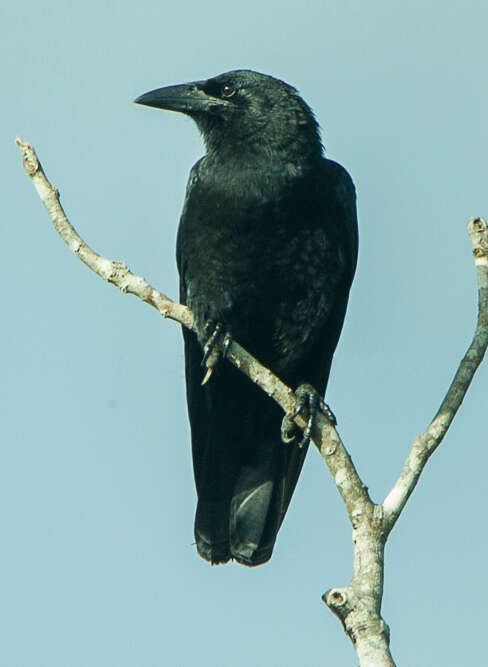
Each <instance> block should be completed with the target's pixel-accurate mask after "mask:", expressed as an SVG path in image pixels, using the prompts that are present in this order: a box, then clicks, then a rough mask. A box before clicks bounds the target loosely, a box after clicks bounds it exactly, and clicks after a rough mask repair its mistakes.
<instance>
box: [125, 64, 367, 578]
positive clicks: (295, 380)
mask: <svg viewBox="0 0 488 667" xmlns="http://www.w3.org/2000/svg"><path fill="white" fill-rule="evenodd" d="M135 101H136V102H137V103H138V104H144V105H147V106H151V107H157V108H160V109H169V110H172V111H179V112H181V113H184V114H186V115H187V116H190V117H191V118H193V120H194V121H195V122H196V124H197V126H198V128H199V129H200V131H201V133H202V135H203V139H204V141H205V145H206V149H207V153H206V155H205V156H204V157H203V158H201V159H200V160H199V161H198V162H197V163H196V164H195V165H194V167H193V168H192V170H191V173H190V179H189V183H188V187H187V192H186V199H185V204H184V208H183V213H182V216H181V220H180V226H179V230H178V241H177V263H178V270H179V274H180V299H181V302H182V303H184V304H187V305H188V306H189V307H190V308H191V310H192V311H193V313H194V315H195V318H196V319H195V321H196V325H197V331H198V335H196V334H194V333H192V332H190V331H188V330H184V331H183V334H184V341H185V362H186V385H187V399H188V411H189V416H190V423H191V434H192V448H193V466H194V474H195V482H196V488H197V494H198V506H197V510H196V517H195V538H196V544H197V549H198V552H199V554H200V555H201V556H202V557H203V558H205V559H207V560H209V561H211V562H212V563H224V562H226V561H228V560H229V559H231V558H233V559H235V560H237V561H238V562H239V563H243V564H245V565H259V564H260V563H264V562H266V561H267V560H269V558H270V557H271V553H272V551H273V547H274V543H275V540H276V535H277V533H278V530H279V528H280V525H281V523H282V521H283V518H284V516H285V512H286V510H287V508H288V505H289V502H290V499H291V496H292V494H293V491H294V488H295V485H296V483H297V480H298V476H299V474H300V470H301V468H302V465H303V461H304V458H305V454H306V451H307V445H308V437H309V433H306V434H305V438H304V440H305V442H303V441H302V443H301V444H303V445H304V446H302V447H300V446H298V444H297V442H295V443H294V444H291V442H289V443H288V444H284V443H283V442H282V439H281V437H280V425H281V422H282V413H281V412H280V409H279V408H278V407H277V406H276V405H275V404H274V402H273V401H272V400H271V399H270V398H268V397H267V396H266V395H265V394H264V393H263V392H262V391H261V390H260V389H259V388H258V387H256V386H255V385H254V384H253V383H252V382H250V381H249V380H248V379H247V378H246V377H244V375H242V374H241V373H240V372H239V371H238V370H236V369H235V368H234V367H233V366H231V364H229V363H228V362H223V361H222V362H220V363H219V364H218V365H217V366H216V367H215V370H214V371H213V374H212V377H211V379H210V380H209V381H208V382H206V383H205V384H204V385H203V386H202V380H203V379H204V376H205V368H204V367H203V368H202V352H203V350H204V348H205V347H206V348H207V352H206V355H205V359H206V363H207V366H210V367H211V366H212V364H211V363H210V361H211V360H210V358H209V355H210V357H215V347H217V348H218V349H220V350H222V347H223V346H222V337H223V334H226V335H227V336H228V335H231V336H232V337H233V338H234V339H235V340H237V341H238V342H239V343H240V344H241V345H243V346H244V347H245V348H246V349H247V350H248V351H249V352H251V354H253V355H254V356H255V357H257V358H258V359H259V360H260V361H261V362H262V363H263V364H264V365H265V366H267V367H269V368H270V369H271V370H272V371H274V372H275V373H276V374H277V375H278V376H279V377H280V378H281V379H282V380H284V381H285V382H286V383H288V384H289V385H290V386H292V387H293V388H298V396H299V399H300V401H299V403H300V407H301V408H303V410H304V414H309V413H312V416H313V413H314V410H315V409H316V403H317V401H316V397H317V394H315V393H314V391H313V390H312V387H314V388H315V389H316V390H317V392H318V394H319V395H320V396H323V395H324V392H325V388H326V385H327V380H328V377H329V371H330V367H331V362H332V356H333V354H334V350H335V348H336V345H337V341H338V339H339V335H340V332H341V329H342V324H343V321H344V315H345V312H346V305H347V300H348V295H349V288H350V286H351V282H352V279H353V275H354V271H355V267H356V258H357V245H358V233H357V220H356V199H355V191H354V185H353V183H352V180H351V178H350V176H349V174H348V173H347V171H346V170H345V169H344V168H343V167H341V166H340V165H339V164H337V163H336V162H333V161H331V160H328V159H326V158H325V157H324V156H323V149H322V144H321V141H320V136H319V130H318V125H317V122H316V120H315V118H314V115H313V113H312V111H311V109H310V108H309V106H308V105H307V104H306V103H305V102H304V100H303V99H302V98H301V97H300V96H299V95H298V93H297V91H296V89H295V88H293V87H292V86H290V85H288V84H286V83H284V82H283V81H280V80H279V79H276V78H274V77H271V76H267V75H265V74H259V73H258V72H253V71H251V70H236V71H232V72H227V73H225V74H220V75H219V76H215V77H213V78H211V79H207V80H205V81H195V82H192V83H186V84H182V85H177V86H169V87H166V88H159V89H157V90H153V91H150V92H149V93H146V94H144V95H142V96H141V97H138V98H137V99H136V100H135ZM212 332H214V333H213V334H212ZM216 341H217V343H218V344H217V346H215V342H216ZM203 365H204V366H205V364H203ZM310 385H311V387H310ZM320 405H321V406H322V409H324V408H323V404H322V403H321V402H320ZM291 424H292V421H291V419H290V418H289V417H288V418H287V419H285V420H284V427H283V428H282V430H283V431H284V440H292V436H293V434H292V433H290V429H291ZM301 437H302V436H301V435H300V434H296V437H295V440H296V441H298V442H299V441H300V439H301ZM307 521H310V524H311V525H312V526H313V525H315V524H314V522H313V520H312V519H311V518H310V517H309V518H308V519H307Z"/></svg>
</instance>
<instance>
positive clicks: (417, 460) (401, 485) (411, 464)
mask: <svg viewBox="0 0 488 667" xmlns="http://www.w3.org/2000/svg"><path fill="white" fill-rule="evenodd" d="M468 234H469V236H470V238H471V243H472V245H473V256H474V264H475V267H476V274H477V279H478V321H477V323H476V330H475V333H474V336H473V340H472V342H471V345H470V346H469V348H468V351H467V352H466V354H465V355H464V358H463V360H462V361H461V363H460V364H459V368H458V369H457V371H456V374H455V376H454V379H453V381H452V383H451V386H450V387H449V390H448V392H447V394H446V396H445V398H444V400H443V401H442V403H441V406H440V408H439V410H438V411H437V413H436V415H435V417H434V418H433V420H432V421H431V423H430V424H429V426H428V427H427V428H426V430H425V431H424V432H423V433H422V434H421V435H419V436H417V437H416V438H415V440H414V442H413V444H412V447H411V449H410V452H409V454H408V456H407V460H406V461H405V464H404V466H403V468H402V471H401V473H400V476H399V477H398V480H397V481H396V483H395V486H394V487H393V488H392V490H391V491H390V493H389V494H388V495H387V497H386V498H385V500H384V502H383V507H384V511H385V522H386V528H387V530H388V532H390V531H391V529H392V528H393V526H394V525H395V522H396V521H397V519H398V517H399V516H400V513H401V511H402V509H403V508H404V506H405V503H406V502H407V500H408V499H409V497H410V494H411V493H412V491H413V490H414V488H415V486H416V484H417V481H418V479H419V477H420V475H421V473H422V470H423V469H424V466H425V464H426V463H427V461H428V460H429V457H430V456H431V454H433V453H434V451H435V450H436V449H437V447H438V446H439V445H440V444H441V442H442V439H443V437H444V436H445V434H446V432H447V429H448V428H449V426H450V425H451V422H452V420H453V419H454V416H455V414H456V412H457V411H458V409H459V407H460V406H461V403H462V402H463V399H464V396H465V395H466V392H467V390H468V387H469V385H470V384H471V380H472V379H473V376H474V374H475V372H476V369H477V368H478V366H479V365H480V363H481V362H482V360H483V357H484V354H485V352H486V348H487V346H488V231H487V224H486V222H485V221H484V220H483V219H482V218H471V219H470V220H469V221H468Z"/></svg>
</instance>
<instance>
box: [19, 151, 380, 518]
mask: <svg viewBox="0 0 488 667" xmlns="http://www.w3.org/2000/svg"><path fill="white" fill-rule="evenodd" d="M16 143H17V145H18V147H19V148H20V150H21V152H22V156H23V162H24V169H25V171H26V172H27V174H28V175H29V177H30V179H31V180H32V182H33V184H34V187H35V188H36V190H37V193H38V195H39V197H40V199H41V201H42V203H43V204H44V206H45V208H46V210H47V212H48V215H49V217H50V218H51V221H52V223H53V225H54V227H55V229H56V231H57V232H58V234H59V235H60V236H61V238H62V239H63V241H64V242H65V243H66V244H67V245H68V247H69V248H70V249H71V250H72V251H73V252H74V254H75V255H76V256H77V257H78V258H79V259H81V261H82V262H84V263H85V264H86V265H87V266H88V267H89V268H90V269H92V271H94V272H95V273H96V274H97V275H99V276H100V277H101V278H103V279H104V280H106V281H108V282H109V283H112V284H113V285H116V286H117V287H118V288H119V289H120V290H121V291H122V292H124V293H128V294H134V295H135V296H137V297H139V299H141V300H142V301H144V302H145V303H148V304H149V305H151V306H153V307H154V308H156V310H158V311H159V312H160V314H161V315H162V316H163V317H167V318H169V319H172V320H174V321H175V322H179V323H180V324H182V325H183V326H185V327H188V328H189V329H193V314H192V312H191V310H190V309H189V308H187V307H186V306H183V305H182V304H178V303H175V302H174V301H172V300H171V299H169V298H168V297H167V296H165V295H164V294H162V293H161V292H159V291H158V290H157V289H155V288H154V287H152V286H151V285H149V283H148V282H146V280H144V278H141V277H140V276H137V275H135V274H133V273H132V272H131V271H130V270H129V269H128V268H127V266H126V265H125V263H124V262H120V261H113V260H110V259H107V258H105V257H102V256H101V255H99V254H98V253H96V252H94V251H93V250H92V249H91V248H90V247H89V246H88V245H87V244H86V243H85V241H83V239H82V238H81V237H80V236H79V234H78V233H77V232H76V230H75V228H74V227H73V226H72V225H71V223H70V222H69V220H68V218H67V217H66V214H65V212H64V210H63V207H62V206H61V204H60V201H59V192H58V190H57V189H55V188H53V187H52V185H51V184H50V183H49V181H48V180H47V178H46V175H45V174H44V171H43V169H42V166H41V164H40V162H39V160H38V158H37V156H36V153H35V151H34V149H33V147H32V146H30V145H29V144H28V143H26V142H24V141H22V140H21V139H18V138H17V139H16ZM226 359H228V360H229V361H230V362H231V363H232V364H233V365H234V366H236V368H238V369H239V370H240V371H242V372H243V373H244V375H247V377H248V378H250V379H251V380H252V381H253V382H254V383H256V384H257V385H258V386H259V387H261V389H262V390H263V391H265V392H266V393H267V394H268V396H270V397H271V398H273V399H274V400H275V401H276V402H277V403H278V404H279V405H280V406H281V407H282V408H283V410H284V411H285V412H286V413H292V412H293V410H294V408H295V394H294V392H293V391H292V389H290V387H288V386H287V385H286V384H285V383H284V382H282V381H281V380H280V379H279V378H278V377H276V376H275V375H274V374H273V373H272V372H271V371H270V370H269V369H268V368H265V367H264V366H263V365H262V364H261V363H260V362H259V361H258V360H257V359H255V358H254V357H253V356H252V355H251V354H249V353H248V352H247V351H246V350H245V349H244V348H243V347H241V346H240V345H239V344H238V343H237V342H236V341H232V342H231V344H230V347H229V349H228V351H227V355H226ZM295 421H296V423H297V425H298V426H299V427H300V428H302V429H303V428H305V426H306V423H305V421H304V419H303V418H302V417H301V416H300V415H298V416H297V417H296V418H295ZM313 440H314V442H315V444H316V446H317V448H318V449H319V451H320V453H321V455H322V457H323V458H324V460H325V462H326V463H327V465H328V467H329V469H330V471H331V473H332V476H333V478H334V481H335V483H336V486H337V488H338V490H339V492H340V494H341V496H342V498H343V500H344V503H345V505H346V508H347V511H348V514H349V517H350V519H351V521H352V520H353V517H354V515H355V514H356V513H357V512H358V511H359V509H360V508H361V506H362V505H363V504H365V503H366V504H368V503H369V504H370V505H372V504H371V501H370V499H369V496H368V492H367V489H366V487H365V486H364V485H363V483H362V482H361V480H360V478H359V476H358V474H357V472H356V469H355V468H354V465H353V463H352V461H351V459H350V457H349V454H348V453H347V451H346V449H345V448H344V445H343V443H342V440H341V438H340V436H339V434H338V432H337V430H336V429H335V428H334V426H332V424H330V423H329V422H328V421H326V419H325V418H324V417H323V416H322V415H321V414H319V415H317V424H316V427H315V430H314V433H313Z"/></svg>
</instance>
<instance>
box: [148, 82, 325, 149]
mask: <svg viewBox="0 0 488 667" xmlns="http://www.w3.org/2000/svg"><path fill="white" fill-rule="evenodd" d="M135 102H136V103H137V104H143V105H146V106H150V107H156V108H158V109H168V110H171V111H179V112H181V113H184V114H186V115H187V116H190V117H191V118H193V120H194V121H195V122H196V123H197V125H198V127H199V129H200V131H201V133H202V135H203V138H204V140H205V143H206V146H207V149H208V151H209V152H216V153H219V154H226V155H228V154H230V153H232V152H233V153H234V154H237V155H240V156H241V157H242V155H243V154H245V153H246V151H251V152H256V151H265V152H270V151H271V152H273V151H279V152H282V153H283V152H284V153H286V152H287V151H288V150H290V149H292V148H294V149H295V150H296V149H299V150H300V151H301V152H302V153H303V154H309V155H310V156H312V155H313V156H314V157H315V156H320V155H321V152H322V146H321V143H320V138H319V133H318V125H317V122H316V120H315V117H314V115H313V113H312V111H311V109H310V107H309V106H308V105H307V104H306V102H304V100H303V99H302V98H301V97H300V96H299V95H298V93H297V91H296V89H295V88H293V86H290V85H288V84H287V83H285V82H284V81H280V80H279V79H276V78H274V77H272V76H268V75H266V74H260V73H259V72H254V71H252V70H234V71H232V72H226V73H225V74H219V75H218V76H215V77H212V78H211V79H206V80H204V81H192V82H190V83H184V84H180V85H177V86H167V87H165V88H158V89H156V90H151V91H150V92H148V93H145V94H144V95H141V96H140V97H138V98H137V99H136V100H135Z"/></svg>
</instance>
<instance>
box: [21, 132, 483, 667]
mask: <svg viewBox="0 0 488 667" xmlns="http://www.w3.org/2000/svg"><path fill="white" fill-rule="evenodd" d="M16 141H17V145H18V146H19V148H20V150H21V151H22V155H23V159H24V168H25V170H26V172H27V174H28V175H29V177H30V178H31V180H32V182H33V183H34V186H35V188H36V190H37V192H38V194H39V197H40V198H41V200H42V202H43V204H44V206H45V207H46V210H47V212H48V214H49V217H50V218H51V221H52V223H53V225H54V227H55V228H56V230H57V231H58V233H59V234H60V236H61V238H62V239H63V240H64V241H65V243H66V244H67V245H68V246H69V247H70V248H71V250H72V251H73V252H74V253H75V255H77V257H79V259H81V260H82V261H83V262H84V263H85V264H86V265H87V266H89V267H90V268H91V269H92V270H93V271H95V273H96V274H97V275H99V276H100V277H102V278H103V279H104V280H107V281H108V282H110V283H112V284H114V285H116V286H117V287H118V288H119V289H120V290H122V291H123V292H127V293H129V294H134V295H135V296H138V297H139V298H140V299H141V300H142V301H144V302H145V303H148V304H150V305H151V306H153V307H154V308H156V309H157V310H158V311H159V312H160V314H161V315H162V316H163V317H167V318H170V319H172V320H174V321H176V322H179V323H180V324H182V325H183V326H185V327H188V328H189V329H193V328H194V324H193V314H192V312H191V311H190V310H189V309H188V308H187V307H186V306H184V305H181V304H178V303H175V302H173V301H172V300H171V299H169V298H168V297H167V296H165V295H164V294H162V293H161V292H159V291H158V290H156V289H155V288H154V287H152V286H151V285H149V284H148V283H147V282H146V281H145V280H144V279H143V278H141V277H139V276H136V275H134V274H133V273H131V271H129V269H128V268H127V266H126V265H125V264H124V263H123V262H118V261H112V260H109V259H106V258H105V257H102V256H101V255H98V254H97V253H96V252H94V251H93V250H91V249H90V248H89V247H88V245H87V244H86V243H85V242H84V241H83V239H81V237H80V236H79V235H78V234H77V232H76V231H75V229H74V228H73V226H72V225H71V224H70V222H69V221H68V219H67V218H66V215H65V213H64V211H63V209H62V207H61V204H60V202H59V195H58V191H57V190H56V189H54V188H53V187H52V186H51V184H50V183H49V181H48V180H47V178H46V176H45V174H44V172H43V170H42V167H41V165H40V163H39V160H38V159H37V157H36V154H35V152H34V149H33V148H32V147H31V146H29V144H27V143H24V142H23V141H21V140H20V139H17V140H16ZM468 230H469V233H470V236H471V240H472V243H473V253H474V256H475V265H476V269H477V274H478V288H479V311H478V323H477V327H476V332H475V335H474V338H473V342H472V343H471V345H470V347H469V349H468V351H467V353H466V355H465V357H464V359H463V360H462V362H461V364H460V366H459V369H458V371H457V373H456V375H455V377H454V380H453V382H452V384H451V387H450V388H449V391H448V392H447V395H446V397H445V399H444V400H443V402H442V404H441V407H440V408H439V410H438V412H437V414H436V416H435V417H434V419H433V420H432V422H431V424H430V425H429V427H428V428H427V429H426V431H425V432H424V433H423V434H422V435H420V436H418V437H417V438H416V439H415V441H414V443H413V445H412V448H411V450H410V453H409V455H408V457H407V460H406V463H405V465H404V467H403V470H402V472H401V474H400V476H399V478H398V480H397V482H396V484H395V486H394V487H393V489H392V490H391V492H390V493H389V494H388V496H387V498H386V499H385V501H384V503H383V504H380V505H375V504H374V503H373V502H372V501H371V499H370V497H369V494H368V491H367V488H366V487H365V486H364V485H363V483H362V481H361V479H360V478H359V475H358V474H357V472H356V469H355V467H354V465H353V463H352V461H351V459H350V457H349V454H348V453H347V451H346V449H345V448H344V445H343V443H342V441H341V438H340V436H339V434H338V432H337V430H336V429H335V428H334V426H333V425H332V424H331V423H330V422H328V421H327V420H326V419H325V417H324V416H323V415H322V414H321V413H319V414H318V415H317V423H316V425H315V426H314V432H313V434H312V436H313V440H314V442H315V444H316V446H317V448H318V449H319V451H320V453H321V455H322V457H323V459H324V461H325V463H326V464H327V466H328V468H329V470H330V472H331V474H332V477H333V479H334V482H335V484H336V486H337V489H338V491H339V493H340V495H341V497H342V499H343V501H344V505H345V507H346V509H347V513H348V516H349V519H350V521H351V524H352V528H353V548H354V556H353V575H352V579H351V582H350V583H349V584H348V585H347V586H346V587H343V588H333V589H330V590H329V591H327V593H325V594H324V595H323V600H324V602H325V603H326V604H327V606H328V607H329V608H330V609H331V610H332V611H333V612H334V614H336V615H337V616H338V617H339V618H340V620H341V621H342V624H343V627H344V630H345V632H346V633H347V634H348V635H349V637H350V639H351V641H352V643H353V645H354V647H355V649H356V652H357V654H358V657H359V662H360V665H361V666H362V667H373V666H374V667H377V666H380V665H381V666H384V667H391V666H392V665H394V662H393V659H392V657H391V654H390V650H389V629H388V626H387V625H386V623H385V621H384V620H383V618H382V617H381V600H382V596H383V572H384V546H385V543H386V540H387V537H388V534H389V533H390V531H391V529H392V527H393V525H394V524H395V522H396V520H397V518H398V516H399V515H400V513H401V511H402V509H403V507H404V506H405V503H406V502H407V500H408V498H409V496H410V494H411V493H412V491H413V489H414V488H415V485H416V483H417V480H418V478H419V476H420V474H421V472H422V470H423V468H424V466H425V464H426V462H427V460H428V458H429V456H430V455H431V454H432V452H433V451H434V450H435V449H436V447H438V445H439V444H440V442H441V440H442V438H443V437H444V435H445V433H446V431H447V429H448V428H449V425H450V423H451V422H452V420H453V418H454V415H455V414H456V412H457V410H458V408H459V406H460V405H461V402H462V400H463V398H464V395H465V394H466V391H467V389H468V387H469V384H470V382H471V380H472V378H473V375H474V373H475V371H476V369H477V367H478V366H479V364H480V363H481V360H482V359H483V356H484V354H485V351H486V347H487V345H488V229H487V225H486V222H485V221H484V220H482V219H481V218H473V219H471V220H470V221H469V224H468ZM226 358H227V359H228V360H229V361H230V362H231V363H232V364H233V365H234V366H236V368H238V369H239V370H241V371H242V372H243V373H244V374H245V375H247V377H249V378H250V379H251V380H252V381H253V382H254V383H256V384H257V385H258V386H259V387H261V389H263V391H265V392H266V393H267V394H268V395H269V396H270V397H271V398H272V399H273V400H275V401H276V402H277V403H278V404H279V405H280V406H281V407H282V409H283V410H284V411H285V412H286V413H288V414H290V413H293V410H294V408H295V401H296V399H295V394H294V392H293V391H292V389H290V387H288V386H286V385H285V384H284V383H283V382H282V381H281V380H280V379H279V378H277V377H276V376H275V375H274V374H273V373H272V372H271V371H270V370H269V369H267V368H265V367H264V366H263V365H262V364H261V363H259V361H258V360H257V359H255V358H254V357H253V356H252V355H250V354H249V353H248V352H247V351H246V350H244V348H242V347H241V346H240V345H239V344H238V343H237V342H236V341H232V342H231V344H230V346H229V348H228V351H227V355H226ZM295 422H296V423H297V425H298V426H299V427H300V428H302V429H303V428H304V427H305V425H306V424H305V421H304V420H303V418H302V417H301V416H300V415H299V416H297V417H296V418H295Z"/></svg>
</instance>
